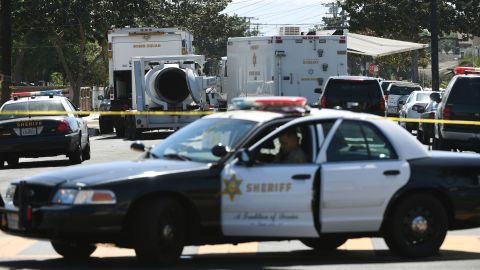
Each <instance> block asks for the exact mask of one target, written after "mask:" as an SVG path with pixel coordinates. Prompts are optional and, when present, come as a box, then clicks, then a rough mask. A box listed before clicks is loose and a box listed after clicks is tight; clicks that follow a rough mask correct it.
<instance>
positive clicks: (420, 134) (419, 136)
mask: <svg viewBox="0 0 480 270" xmlns="http://www.w3.org/2000/svg"><path fill="white" fill-rule="evenodd" d="M417 139H418V141H419V142H421V143H422V144H425V141H424V136H423V131H421V130H417Z"/></svg>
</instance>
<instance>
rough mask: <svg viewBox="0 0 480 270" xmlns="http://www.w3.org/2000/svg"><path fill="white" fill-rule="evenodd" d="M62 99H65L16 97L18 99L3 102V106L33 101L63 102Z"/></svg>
mask: <svg viewBox="0 0 480 270" xmlns="http://www.w3.org/2000/svg"><path fill="white" fill-rule="evenodd" d="M63 99H66V97H64V96H53V97H49V96H35V97H18V98H14V99H10V100H8V101H6V102H5V104H12V103H19V102H26V101H27V102H28V101H30V102H35V101H39V100H63Z"/></svg>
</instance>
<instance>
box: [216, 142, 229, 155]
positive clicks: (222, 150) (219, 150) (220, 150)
mask: <svg viewBox="0 0 480 270" xmlns="http://www.w3.org/2000/svg"><path fill="white" fill-rule="evenodd" d="M211 151H212V154H213V155H214V156H216V157H224V156H225V155H226V154H228V153H229V152H230V147H228V146H226V145H223V144H221V143H219V144H217V145H215V146H214V147H213V148H212V150H211Z"/></svg>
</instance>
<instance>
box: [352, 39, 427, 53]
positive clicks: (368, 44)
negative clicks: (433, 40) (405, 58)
mask: <svg viewBox="0 0 480 270" xmlns="http://www.w3.org/2000/svg"><path fill="white" fill-rule="evenodd" d="M347 47H348V52H349V53H353V54H362V55H369V56H372V57H381V56H386V55H390V54H396V53H402V52H408V51H414V50H419V49H423V48H426V47H428V45H427V44H420V43H414V42H406V41H400V40H394V39H388V38H379V37H372V36H365V35H360V34H354V33H348V34H347Z"/></svg>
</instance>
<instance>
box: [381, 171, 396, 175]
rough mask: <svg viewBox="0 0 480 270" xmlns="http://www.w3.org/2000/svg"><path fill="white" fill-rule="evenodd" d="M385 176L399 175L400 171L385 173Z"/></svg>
mask: <svg viewBox="0 0 480 270" xmlns="http://www.w3.org/2000/svg"><path fill="white" fill-rule="evenodd" d="M383 174H384V175H399V174H400V171H398V170H390V171H384V172H383Z"/></svg>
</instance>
